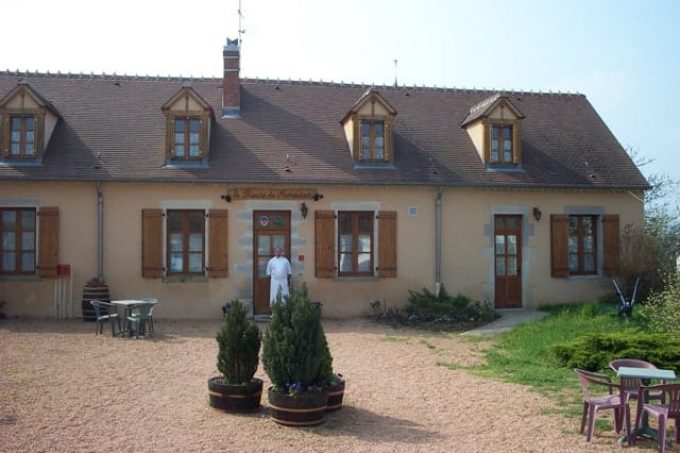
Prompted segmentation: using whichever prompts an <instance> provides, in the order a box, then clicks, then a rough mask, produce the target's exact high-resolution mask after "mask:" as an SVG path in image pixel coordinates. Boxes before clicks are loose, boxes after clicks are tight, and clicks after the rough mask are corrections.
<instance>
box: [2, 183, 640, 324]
mask: <svg viewBox="0 0 680 453" xmlns="http://www.w3.org/2000/svg"><path fill="white" fill-rule="evenodd" d="M230 189H232V187H230V186H228V185H224V184H219V185H216V184H132V183H104V184H103V185H102V191H103V197H104V198H103V199H104V224H105V227H104V262H103V264H104V266H103V267H104V277H105V279H106V282H107V284H108V285H109V288H110V293H111V297H112V298H114V299H125V298H139V297H156V298H158V299H159V301H160V303H159V305H158V307H157V309H156V310H157V311H156V314H157V316H159V317H161V318H163V317H166V318H181V317H185V318H215V317H219V315H220V307H221V305H222V304H223V303H224V302H225V301H229V300H232V299H234V298H237V297H238V298H241V299H243V300H245V301H251V300H252V281H253V278H252V272H253V262H252V249H253V246H252V240H253V236H252V218H253V211H254V210H261V209H262V210H266V209H275V210H289V211H291V220H292V225H291V253H290V258H291V262H292V265H293V274H294V275H293V283H294V284H301V283H302V282H304V283H306V284H307V285H308V287H309V290H310V294H311V296H312V298H314V299H318V300H321V301H322V302H323V304H324V315H325V316H331V317H348V316H356V315H363V314H366V313H368V311H369V307H368V304H369V302H371V301H374V300H376V299H381V300H384V301H385V303H387V304H388V305H391V306H403V305H404V304H405V303H406V302H407V298H408V290H409V289H412V290H420V289H422V288H423V287H428V288H431V289H432V288H434V284H435V262H434V260H435V258H434V257H435V224H434V219H435V197H436V188H433V187H428V188H424V187H421V188H415V187H397V186H391V187H368V186H354V187H342V186H329V187H314V189H316V190H317V192H318V193H321V194H323V195H324V197H323V198H322V199H321V200H319V201H317V202H315V201H313V200H305V202H306V204H307V205H308V207H309V214H308V216H307V218H306V219H303V218H302V216H301V214H300V203H301V201H302V200H234V201H232V202H231V203H227V202H225V201H224V200H222V199H221V198H220V196H221V195H224V194H226V193H228V192H229V190H230ZM3 203H4V204H3ZM7 203H14V204H15V205H17V204H22V203H23V205H27V204H30V203H33V205H36V206H57V207H59V209H60V235H59V237H60V262H61V263H68V264H70V265H71V268H72V274H73V297H72V298H71V300H70V302H71V303H72V304H73V306H74V307H75V315H76V316H79V315H80V298H81V295H82V288H83V285H84V284H85V282H86V281H87V280H88V279H90V278H92V277H93V276H95V274H96V271H97V250H96V245H97V223H96V222H97V194H96V187H95V184H94V183H51V184H50V183H26V182H25V183H17V182H13V183H7V182H1V183H0V205H7ZM442 205H443V208H442V245H443V251H442V281H443V283H444V284H445V285H446V287H447V289H448V290H449V292H452V293H457V292H461V293H463V294H466V295H468V296H470V297H472V298H474V299H476V300H480V301H483V300H489V301H493V294H494V293H493V291H494V288H493V249H492V246H491V245H492V240H493V234H492V225H493V223H492V220H493V216H494V215H495V214H519V215H522V216H523V266H522V268H523V305H524V306H525V307H528V308H534V307H537V306H539V305H544V304H557V303H563V302H570V301H579V300H584V299H588V298H592V297H595V296H597V295H600V294H606V293H607V292H608V291H609V285H610V283H609V281H608V279H606V278H603V277H601V276H589V277H570V278H567V279H555V278H552V277H551V276H550V214H557V213H574V214H576V213H580V214H597V215H601V214H619V216H620V224H621V228H623V226H624V225H626V224H628V223H638V224H639V223H640V222H641V221H642V204H641V203H640V202H639V201H638V200H637V199H635V198H634V197H633V196H632V195H630V194H628V193H619V192H611V193H608V192H598V193H588V192H573V191H572V192H570V191H529V190H517V191H507V190H506V191H503V190H494V191H492V190H480V189H477V190H473V189H460V188H446V189H444V193H443V196H442ZM534 206H539V207H540V209H541V211H542V212H543V217H542V219H541V220H540V221H536V220H535V219H534V218H533V216H532V215H531V210H532V208H533V207H534ZM143 208H162V209H168V208H170V209H173V208H175V209H183V208H194V209H213V208H218V209H227V210H228V212H229V237H228V245H229V277H228V278H224V279H199V281H184V282H182V281H168V280H165V279H143V278H141V230H142V226H141V210H142V209H143ZM317 209H331V210H336V211H337V210H372V211H378V210H393V211H397V247H398V250H397V256H398V270H397V273H398V278H390V279H379V278H377V277H376V278H334V279H317V278H315V277H314V211H315V210H317ZM376 241H377V224H376ZM377 246H378V247H379V244H377ZM601 246H602V244H601V243H600V248H601ZM375 252H376V257H377V256H378V250H377V249H376V251H375ZM599 262H600V264H601V260H600V261H599ZM376 265H379V263H377V262H376ZM64 283H65V282H61V283H57V281H55V280H49V279H42V280H40V279H37V278H32V279H28V281H18V282H17V281H12V280H11V279H7V278H4V279H0V294H1V295H2V298H4V299H6V300H7V301H8V303H9V305H8V307H7V309H6V310H5V311H6V312H7V313H8V314H9V315H22V316H52V315H53V313H54V312H53V306H54V299H55V286H56V285H57V284H62V285H63V284H64Z"/></svg>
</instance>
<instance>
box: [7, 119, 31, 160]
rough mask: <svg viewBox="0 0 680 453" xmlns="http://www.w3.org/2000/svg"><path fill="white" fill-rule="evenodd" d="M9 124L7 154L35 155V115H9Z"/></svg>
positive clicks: (13, 155) (14, 155)
mask: <svg viewBox="0 0 680 453" xmlns="http://www.w3.org/2000/svg"><path fill="white" fill-rule="evenodd" d="M9 124H10V134H9V137H10V138H9V155H10V156H12V157H33V156H35V116H33V115H11V116H10V117H9Z"/></svg>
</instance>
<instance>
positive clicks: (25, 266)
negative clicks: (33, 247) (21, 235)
mask: <svg viewBox="0 0 680 453" xmlns="http://www.w3.org/2000/svg"><path fill="white" fill-rule="evenodd" d="M34 271H35V254H34V253H32V252H30V253H23V254H22V255H21V272H34Z"/></svg>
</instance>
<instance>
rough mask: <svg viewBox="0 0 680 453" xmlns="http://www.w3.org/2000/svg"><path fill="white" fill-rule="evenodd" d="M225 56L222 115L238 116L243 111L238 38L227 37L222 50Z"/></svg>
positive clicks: (228, 116) (227, 116)
mask: <svg viewBox="0 0 680 453" xmlns="http://www.w3.org/2000/svg"><path fill="white" fill-rule="evenodd" d="M222 55H223V56H224V78H223V79H222V117H223V118H238V117H239V116H240V113H241V93H240V81H239V70H240V66H241V63H240V61H241V46H240V43H239V42H238V39H229V38H227V44H226V45H225V46H224V51H223V52H222Z"/></svg>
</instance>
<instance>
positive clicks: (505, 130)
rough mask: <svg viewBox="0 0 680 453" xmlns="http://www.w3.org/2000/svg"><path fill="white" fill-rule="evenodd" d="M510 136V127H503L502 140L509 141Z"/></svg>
mask: <svg viewBox="0 0 680 453" xmlns="http://www.w3.org/2000/svg"><path fill="white" fill-rule="evenodd" d="M511 135H512V127H504V128H503V138H504V139H509V138H510V136H511Z"/></svg>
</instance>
